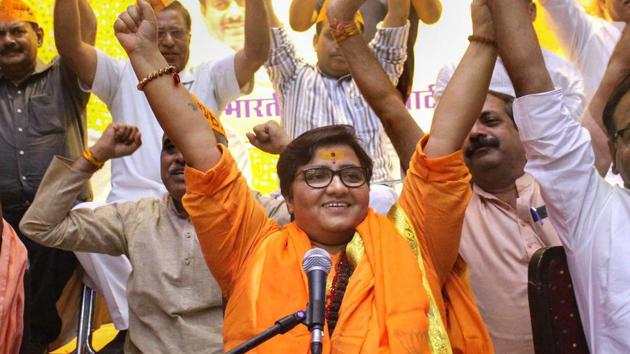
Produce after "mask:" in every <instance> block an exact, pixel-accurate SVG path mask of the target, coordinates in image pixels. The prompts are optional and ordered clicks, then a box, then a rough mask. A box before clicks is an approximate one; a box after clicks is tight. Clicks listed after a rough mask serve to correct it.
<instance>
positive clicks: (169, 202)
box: [164, 193, 190, 220]
mask: <svg viewBox="0 0 630 354" xmlns="http://www.w3.org/2000/svg"><path fill="white" fill-rule="evenodd" d="M164 199H166V205H167V207H168V210H170V211H171V212H172V213H173V214H174V215H175V216H177V217H178V218H180V219H186V220H190V216H189V215H185V214H182V213H181V212H180V211H179V210H177V208H176V207H175V202H174V201H173V198H172V197H171V195H170V193H166V194H165V195H164Z"/></svg>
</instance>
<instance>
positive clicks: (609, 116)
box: [602, 75, 630, 138]
mask: <svg viewBox="0 0 630 354" xmlns="http://www.w3.org/2000/svg"><path fill="white" fill-rule="evenodd" d="M628 91H630V75H627V76H626V77H625V78H624V79H623V81H622V82H621V83H620V84H619V85H617V87H615V89H614V90H613V92H612V94H611V95H610V98H609V99H608V102H607V103H606V107H605V108H604V113H603V114H602V120H603V121H604V127H606V133H608V137H609V138H612V136H613V135H615V132H616V131H617V127H616V126H615V117H614V114H615V110H616V109H617V106H618V105H619V102H620V101H621V99H622V98H623V96H625V95H626V94H627V93H628Z"/></svg>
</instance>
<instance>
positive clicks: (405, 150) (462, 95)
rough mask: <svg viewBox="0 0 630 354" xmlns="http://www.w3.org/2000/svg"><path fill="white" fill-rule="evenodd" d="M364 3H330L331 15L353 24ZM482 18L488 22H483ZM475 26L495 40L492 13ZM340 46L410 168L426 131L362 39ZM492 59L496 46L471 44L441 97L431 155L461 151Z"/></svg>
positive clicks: (482, 6) (477, 6)
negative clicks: (411, 160) (357, 10)
mask: <svg viewBox="0 0 630 354" xmlns="http://www.w3.org/2000/svg"><path fill="white" fill-rule="evenodd" d="M360 3H361V1H349V2H341V1H332V3H331V5H330V6H329V17H330V18H337V19H339V20H340V21H349V20H351V19H352V17H351V16H352V15H350V14H351V13H353V12H352V11H355V9H356V7H357V5H360ZM472 9H473V10H474V11H479V9H486V10H487V7H486V5H485V3H483V4H482V3H481V2H480V1H475V3H474V5H473V7H472ZM388 16H389V17H390V21H392V22H394V21H397V22H398V23H400V21H406V17H403V16H402V15H400V14H399V15H398V16H396V15H395V14H393V13H390V15H388ZM483 16H487V18H481V17H483ZM390 23H391V22H390ZM403 23H404V22H403ZM474 27H475V28H474V29H473V33H475V34H476V35H477V36H480V37H484V38H494V32H493V28H492V22H491V19H490V14H489V13H488V14H485V13H483V14H479V16H477V17H476V23H474ZM339 47H340V48H341V50H342V51H343V53H344V55H345V56H346V59H347V61H348V63H349V66H350V70H351V72H352V77H353V79H354V80H355V82H356V83H357V86H358V87H359V89H360V90H361V93H362V94H363V97H364V98H365V99H366V100H367V102H368V103H369V104H370V107H371V108H372V109H373V110H374V112H376V115H377V116H378V117H379V119H380V120H381V123H382V124H383V127H384V128H385V131H386V133H387V135H388V136H389V137H390V139H391V140H392V143H393V144H394V147H395V148H396V152H397V153H398V155H399V157H400V160H401V162H402V163H403V166H406V165H408V162H409V160H410V159H411V155H412V154H413V153H414V152H415V148H416V143H417V142H418V141H419V140H420V138H421V137H422V135H423V132H422V130H421V129H420V127H418V125H417V124H416V123H415V121H414V120H413V117H411V115H410V114H409V112H408V111H407V108H406V107H405V104H404V102H402V100H401V99H400V95H399V94H398V92H397V91H396V89H395V88H394V86H393V85H391V83H389V82H387V81H388V80H387V76H386V75H385V73H384V72H383V69H382V68H381V67H380V65H379V64H378V61H377V60H376V58H375V57H374V55H372V53H371V52H370V50H369V48H368V47H367V45H366V44H365V41H364V40H363V38H361V36H351V37H348V38H347V39H345V40H343V41H341V42H339ZM491 59H494V60H496V50H495V49H494V48H493V47H492V46H490V45H487V44H484V43H480V42H478V41H473V42H472V43H471V44H470V46H469V47H468V49H467V51H466V54H465V55H464V57H463V58H462V61H461V63H460V65H459V66H458V68H457V71H456V72H455V75H454V76H453V79H452V80H451V83H449V86H448V88H447V90H446V92H445V94H444V98H443V99H442V100H446V102H445V103H441V104H440V105H439V106H438V108H437V109H436V111H435V115H434V117H433V123H432V126H431V139H429V142H428V143H427V146H426V147H425V149H424V152H425V153H426V154H427V155H429V157H439V156H443V155H447V154H450V153H452V152H454V151H457V150H459V149H460V148H461V146H462V143H463V141H464V138H465V137H466V136H467V135H468V132H469V131H470V129H471V128H472V125H473V124H474V122H475V121H476V120H477V118H478V117H479V113H480V112H481V107H482V106H483V102H484V100H485V97H486V93H487V92H486V91H487V89H488V85H489V82H490V76H491V74H492V70H493V68H494V62H493V61H492V60H491ZM406 167H407V166H406Z"/></svg>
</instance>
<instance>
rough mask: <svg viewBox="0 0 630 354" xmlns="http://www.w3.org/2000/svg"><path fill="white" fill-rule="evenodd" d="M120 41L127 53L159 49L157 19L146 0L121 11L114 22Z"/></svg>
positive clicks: (140, 52)
mask: <svg viewBox="0 0 630 354" xmlns="http://www.w3.org/2000/svg"><path fill="white" fill-rule="evenodd" d="M114 32H115V33H116V38H118V42H120V45H121V46H122V47H123V49H124V50H125V51H126V52H127V55H129V56H131V55H133V54H140V55H142V54H144V53H147V52H151V51H158V46H157V20H156V18H155V13H153V8H151V5H149V3H147V2H146V1H144V0H138V4H137V5H131V6H129V7H128V8H127V11H125V12H123V13H121V14H120V15H119V16H118V19H117V20H116V22H115V23H114Z"/></svg>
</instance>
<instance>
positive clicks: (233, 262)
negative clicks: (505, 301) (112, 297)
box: [115, 0, 497, 353]
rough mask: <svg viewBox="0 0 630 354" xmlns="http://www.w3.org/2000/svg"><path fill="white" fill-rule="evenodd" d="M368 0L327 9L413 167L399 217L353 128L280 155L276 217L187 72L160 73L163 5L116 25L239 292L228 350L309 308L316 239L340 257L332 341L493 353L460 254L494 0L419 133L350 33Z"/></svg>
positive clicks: (287, 346)
mask: <svg viewBox="0 0 630 354" xmlns="http://www.w3.org/2000/svg"><path fill="white" fill-rule="evenodd" d="M360 2H361V1H360V0H332V1H331V4H330V7H329V18H330V19H331V22H332V23H337V24H339V25H340V26H338V27H336V34H335V36H334V37H335V38H336V40H337V42H338V45H339V46H340V47H341V49H342V50H343V53H344V55H346V57H347V58H348V59H349V60H348V62H349V63H350V66H351V71H352V73H353V77H354V79H355V80H356V81H357V84H358V85H359V87H360V88H361V90H362V92H363V94H364V96H365V97H366V99H367V100H368V102H370V103H371V104H372V103H376V102H377V101H378V102H379V103H378V104H375V105H372V107H379V108H378V109H376V108H375V111H376V112H377V114H378V115H379V118H380V119H381V120H382V122H383V125H384V126H385V129H386V131H387V133H388V134H389V135H390V138H391V139H392V141H396V149H397V152H398V154H399V155H400V156H401V160H402V161H403V163H404V164H405V165H406V166H408V171H407V177H406V180H405V184H404V189H403V192H402V194H401V197H400V200H399V201H398V203H397V204H396V206H395V207H394V208H393V209H392V211H391V212H390V215H389V216H388V217H383V216H379V215H377V214H376V213H374V212H373V211H372V210H370V209H369V208H368V199H369V197H368V195H369V193H368V192H369V185H368V182H367V181H369V177H370V174H371V161H370V158H369V157H368V156H367V155H366V153H365V152H364V151H363V150H362V149H361V148H360V147H359V145H358V143H357V141H356V138H354V133H353V130H352V128H350V127H346V126H330V127H322V128H318V129H315V130H313V131H310V132H307V133H305V134H303V135H302V136H300V137H298V138H297V139H295V140H294V141H293V142H291V143H290V144H289V145H288V146H287V147H286V148H285V150H284V151H283V152H282V153H281V154H280V159H279V162H278V174H279V177H280V184H281V191H282V194H283V196H284V197H285V199H286V200H287V205H288V207H289V211H290V212H291V213H292V214H293V217H294V222H293V223H291V224H289V225H288V226H286V227H285V228H284V229H280V227H279V226H278V225H277V224H275V223H274V222H273V221H271V220H269V219H267V218H266V217H265V215H264V212H263V211H262V209H261V207H260V206H258V205H257V204H256V202H255V201H254V199H253V198H252V197H251V195H250V191H249V188H248V186H247V184H246V183H245V180H244V179H243V178H242V176H241V175H240V172H239V171H238V169H237V168H236V165H235V163H234V160H233V158H232V157H231V156H230V154H229V152H228V151H227V149H225V148H224V147H223V146H222V145H220V144H217V143H216V141H215V140H214V138H213V136H212V132H211V130H210V127H209V126H208V125H207V123H206V121H205V119H204V118H203V116H202V115H201V113H200V112H199V111H198V109H197V106H196V105H194V104H192V101H191V98H190V95H189V94H188V92H187V91H186V90H185V89H184V88H183V87H182V86H181V85H179V81H178V80H177V79H176V78H174V77H173V76H172V75H171V74H168V71H166V70H163V71H160V73H161V74H155V75H154V73H157V72H158V70H160V69H163V68H165V67H166V66H167V64H166V61H165V60H164V58H162V56H161V55H160V54H159V51H158V49H157V45H156V39H157V30H156V25H155V17H154V14H153V11H152V9H151V7H150V6H149V5H147V4H146V3H145V2H144V1H143V0H139V1H138V5H137V6H132V7H130V8H129V9H128V11H126V12H124V13H123V14H121V16H120V17H119V20H118V21H117V22H116V24H115V30H116V35H117V37H118V40H119V42H120V43H121V45H122V46H123V48H125V50H126V51H127V53H128V55H129V58H130V60H131V63H132V65H133V67H134V70H135V72H136V74H137V76H138V79H139V80H142V79H144V78H147V77H149V78H151V79H150V80H149V81H148V83H147V84H146V85H145V86H144V92H145V94H146V96H147V99H148V100H149V103H150V104H151V107H152V109H153V111H154V112H155V114H156V117H157V118H158V120H159V122H160V124H161V125H162V127H163V128H164V130H165V132H166V133H167V134H168V135H169V136H170V137H171V138H172V139H173V141H174V142H175V144H176V145H177V146H178V147H179V148H180V150H181V151H182V153H183V154H184V157H185V159H186V162H187V165H188V166H187V168H186V171H185V178H186V187H187V194H186V196H185V198H184V205H185V207H186V209H187V210H188V212H189V215H190V216H191V218H192V222H193V224H194V225H195V228H196V230H197V235H198V238H199V243H200V245H201V248H202V251H203V254H204V257H205V259H206V262H207V264H208V267H209V268H210V270H211V271H212V273H213V274H214V276H215V277H216V279H217V280H218V282H219V284H220V285H221V288H222V290H223V292H224V295H225V296H226V297H227V298H228V304H227V308H226V313H225V322H224V341H225V348H226V349H230V348H233V347H235V346H236V345H238V344H240V343H242V342H244V341H246V340H247V339H248V338H250V337H251V336H253V335H255V334H257V333H258V332H260V331H262V330H264V329H266V328H268V327H270V326H272V325H273V324H274V322H275V321H276V320H277V319H279V318H281V317H283V316H285V315H287V314H290V313H293V312H295V311H297V310H300V309H303V308H304V307H305V306H306V303H307V301H308V285H307V279H306V276H305V274H303V272H302V268H301V260H302V257H303V255H304V253H305V252H306V251H308V250H309V249H310V248H311V247H313V246H316V247H321V248H324V249H326V250H327V251H328V252H329V253H330V254H332V256H333V263H334V264H335V266H334V267H333V268H334V270H333V271H332V272H331V274H330V276H329V281H330V287H331V289H330V291H329V292H328V303H327V311H326V318H327V323H326V326H325V328H324V331H325V335H324V340H323V346H324V349H323V352H324V353H452V352H455V353H463V352H465V353H491V352H492V345H491V343H490V340H489V338H488V334H487V332H486V329H485V326H484V324H483V322H482V321H481V318H480V316H479V313H478V311H477V308H476V305H475V301H474V298H473V296H472V291H471V289H470V285H469V283H468V280H467V277H466V267H465V264H464V263H463V262H462V260H461V258H459V256H458V248H459V236H460V233H461V227H462V221H463V216H464V210H465V208H466V205H467V202H468V200H469V198H470V188H469V174H468V171H467V169H466V167H465V164H464V161H463V156H462V152H461V151H460V147H461V145H462V142H463V140H464V138H465V137H466V136H467V134H468V132H469V131H470V129H471V127H472V125H473V124H474V122H475V121H476V119H477V117H478V116H479V113H480V112H481V107H482V105H483V102H484V99H485V96H486V91H487V88H488V85H489V81H490V75H491V73H492V69H493V65H494V62H495V60H496V55H497V54H496V48H495V47H494V46H493V45H492V44H491V43H492V40H493V39H494V30H493V25H492V20H491V15H490V12H489V10H488V7H487V5H486V4H485V0H475V2H474V3H473V6H472V10H473V27H474V28H473V34H474V35H475V36H476V37H474V38H476V40H473V41H472V42H471V44H470V46H469V48H468V50H467V52H466V54H465V56H464V58H463V59H462V64H461V65H460V68H461V69H458V71H456V73H455V75H454V77H453V79H452V81H451V82H452V85H449V87H448V88H447V90H446V92H445V94H444V98H443V99H442V102H441V103H442V104H441V105H440V106H439V107H438V109H437V110H436V114H435V117H434V121H433V126H432V132H431V136H430V137H429V136H428V135H427V136H425V137H424V138H423V139H422V140H421V141H420V142H419V143H417V142H418V140H419V139H420V138H421V137H422V135H423V133H422V131H421V130H420V128H419V127H418V126H417V125H416V124H415V123H414V121H413V119H412V118H411V116H410V115H409V113H408V112H407V111H406V109H405V106H404V104H403V102H402V100H400V98H399V96H398V94H397V93H396V91H395V89H394V87H393V86H391V84H390V83H389V81H388V80H387V79H386V78H385V74H384V72H383V71H382V69H380V67H379V66H378V63H377V62H376V60H375V59H374V58H373V57H372V56H371V54H370V52H369V50H368V49H367V46H366V45H365V43H364V42H363V40H362V39H361V37H360V36H356V33H357V32H355V31H352V30H350V31H348V27H347V26H352V23H354V22H353V21H352V18H353V16H354V12H355V11H356V9H357V8H358V6H360ZM249 15H252V14H249ZM253 15H254V16H255V15H256V14H253ZM348 34H350V35H349V36H348ZM480 38H483V40H479V39H480ZM332 45H335V44H334V43H332ZM236 60H238V59H236ZM164 72H167V74H164ZM374 80H376V81H374ZM373 82H376V83H377V85H371V83H373ZM382 107H389V108H386V109H381V108H382ZM416 143H417V144H416ZM309 342H310V333H309V332H308V330H307V329H306V328H304V327H296V328H294V329H293V330H291V331H290V332H288V333H286V334H284V335H282V336H278V337H275V338H273V339H271V340H270V341H268V342H266V343H264V344H263V345H261V346H260V347H258V348H257V352H259V353H307V352H308V351H309Z"/></svg>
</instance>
